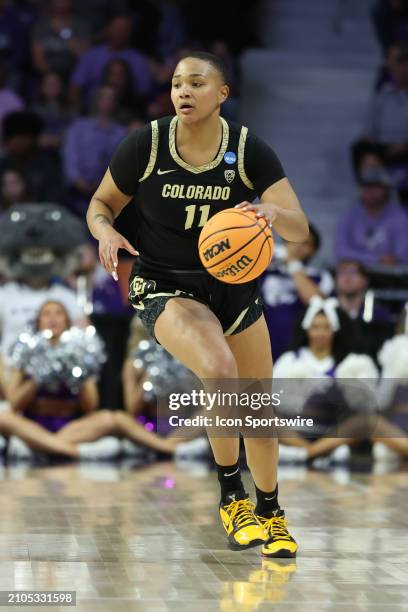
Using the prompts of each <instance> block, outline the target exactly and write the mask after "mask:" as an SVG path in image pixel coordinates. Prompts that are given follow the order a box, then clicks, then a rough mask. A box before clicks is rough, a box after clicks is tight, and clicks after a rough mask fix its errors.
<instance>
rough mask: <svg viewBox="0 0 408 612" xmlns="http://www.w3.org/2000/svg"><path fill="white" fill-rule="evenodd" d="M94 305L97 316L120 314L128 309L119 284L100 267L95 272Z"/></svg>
mask: <svg viewBox="0 0 408 612" xmlns="http://www.w3.org/2000/svg"><path fill="white" fill-rule="evenodd" d="M92 304H93V311H94V313H95V314H114V313H116V314H120V313H122V312H124V311H125V308H126V306H125V305H124V303H123V300H122V293H121V291H120V287H119V284H118V283H117V282H116V281H114V280H113V278H112V276H111V275H110V274H108V273H107V272H106V270H104V268H102V266H100V265H98V267H97V269H96V272H95V278H94V286H93V291H92Z"/></svg>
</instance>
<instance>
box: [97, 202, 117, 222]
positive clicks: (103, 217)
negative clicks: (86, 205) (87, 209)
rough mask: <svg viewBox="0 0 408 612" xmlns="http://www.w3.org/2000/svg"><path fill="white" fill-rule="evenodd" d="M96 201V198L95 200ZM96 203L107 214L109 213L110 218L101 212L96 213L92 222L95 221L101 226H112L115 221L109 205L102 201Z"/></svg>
mask: <svg viewBox="0 0 408 612" xmlns="http://www.w3.org/2000/svg"><path fill="white" fill-rule="evenodd" d="M95 199H96V198H95ZM98 202H99V203H100V204H102V205H103V206H104V207H105V208H106V209H107V212H110V214H111V217H110V218H109V216H108V215H105V214H104V213H102V212H99V213H97V214H96V215H94V221H97V222H98V223H100V224H101V225H111V226H112V225H113V221H114V219H115V213H114V212H113V210H112V209H111V207H110V206H109V204H107V203H106V202H104V201H103V200H99V199H98Z"/></svg>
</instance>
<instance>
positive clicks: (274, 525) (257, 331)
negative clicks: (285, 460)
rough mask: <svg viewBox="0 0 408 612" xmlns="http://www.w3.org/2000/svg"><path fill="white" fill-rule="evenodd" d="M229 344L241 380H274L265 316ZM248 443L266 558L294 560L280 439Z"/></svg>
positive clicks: (246, 439) (235, 336)
mask: <svg viewBox="0 0 408 612" xmlns="http://www.w3.org/2000/svg"><path fill="white" fill-rule="evenodd" d="M227 342H228V345H229V347H230V349H231V351H232V353H233V355H234V357H235V359H236V362H237V365H238V372H239V377H240V378H241V379H245V378H254V379H258V380H260V379H268V380H271V379H272V352H271V344H270V339H269V333H268V328H267V326H266V322H265V318H264V317H263V316H262V317H260V318H259V319H258V320H257V321H256V322H255V323H254V324H253V325H251V326H250V327H248V328H247V329H245V330H244V331H242V332H241V333H239V334H235V335H233V336H230V337H229V338H227ZM271 390H272V389H271V388H270V389H269V392H271ZM261 391H265V389H262V390H261ZM244 442H245V450H246V456H247V462H248V466H249V468H250V470H251V474H252V477H253V479H254V482H255V485H256V494H257V508H256V513H257V514H258V517H260V519H261V521H262V523H263V524H264V526H265V527H266V529H267V530H268V534H269V536H270V537H269V540H268V542H267V543H266V544H265V545H264V546H263V548H262V554H263V555H265V556H268V557H294V556H295V555H296V550H297V544H296V542H295V540H294V539H293V538H292V537H291V536H290V534H289V532H288V531H287V528H286V520H285V514H284V512H283V510H281V509H280V507H279V503H278V486H277V469H278V458H279V446H278V438H277V435H276V434H275V435H274V436H270V437H265V438H261V437H260V438H258V437H254V438H249V437H245V439H244Z"/></svg>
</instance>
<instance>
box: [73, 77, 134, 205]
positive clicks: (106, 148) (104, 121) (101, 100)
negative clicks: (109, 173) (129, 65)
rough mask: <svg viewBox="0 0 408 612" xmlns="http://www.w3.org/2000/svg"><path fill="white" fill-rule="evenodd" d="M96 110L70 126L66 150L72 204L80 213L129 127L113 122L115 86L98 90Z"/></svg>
mask: <svg viewBox="0 0 408 612" xmlns="http://www.w3.org/2000/svg"><path fill="white" fill-rule="evenodd" d="M95 107H96V108H95V113H94V114H93V116H91V117H86V118H83V117H82V118H79V119H76V120H75V121H73V123H72V124H71V125H70V127H69V128H68V130H67V132H66V137H65V142H64V146H63V151H62V155H63V164H64V175H65V180H66V183H67V185H68V187H69V188H70V194H69V196H70V200H69V204H70V206H71V207H72V208H74V210H76V212H77V213H79V214H82V213H83V211H84V209H85V207H86V206H87V205H88V203H89V198H90V197H91V195H92V194H93V193H94V191H95V189H96V187H97V186H98V184H99V182H100V181H101V179H102V177H103V175H104V173H105V171H106V168H107V166H108V165H109V160H110V158H111V157H112V153H113V151H114V150H115V148H116V147H117V145H118V144H119V142H120V141H121V140H122V138H123V137H124V136H125V134H126V128H124V127H122V126H121V125H119V124H118V123H116V122H115V121H114V120H113V119H112V117H113V115H114V113H115V109H116V96H115V92H114V90H113V89H112V88H111V87H107V86H104V87H101V88H100V89H99V90H98V91H97V95H96V102H95Z"/></svg>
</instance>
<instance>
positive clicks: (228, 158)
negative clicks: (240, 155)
mask: <svg viewBox="0 0 408 612" xmlns="http://www.w3.org/2000/svg"><path fill="white" fill-rule="evenodd" d="M224 161H225V163H226V164H235V162H236V161H237V156H236V155H235V153H234V151H227V152H226V153H225V155H224Z"/></svg>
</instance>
